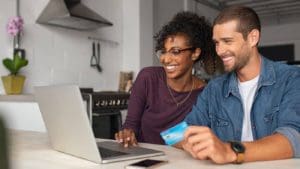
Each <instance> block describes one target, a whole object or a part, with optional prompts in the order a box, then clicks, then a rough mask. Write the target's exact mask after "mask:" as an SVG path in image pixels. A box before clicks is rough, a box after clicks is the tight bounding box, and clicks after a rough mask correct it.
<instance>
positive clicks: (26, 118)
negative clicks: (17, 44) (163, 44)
mask: <svg viewBox="0 0 300 169" xmlns="http://www.w3.org/2000/svg"><path fill="white" fill-rule="evenodd" d="M20 1H21V15H22V17H23V18H24V21H25V25H24V26H25V29H24V36H22V44H21V45H22V47H23V48H24V49H25V50H26V52H27V58H28V60H29V65H28V66H27V67H26V68H24V69H23V71H22V73H23V74H24V75H26V77H27V80H26V84H25V90H24V91H25V93H32V92H33V88H32V87H33V86H35V85H49V84H62V83H75V84H78V85H79V86H80V87H93V88H94V89H95V90H117V87H118V80H119V71H121V70H126V71H127V70H133V71H134V73H135V74H137V72H138V71H139V70H140V69H141V68H142V67H144V66H149V65H152V62H153V61H152V57H149V55H148V54H151V51H152V50H153V44H152V36H153V21H152V20H153V10H152V9H153V5H152V0H82V2H83V3H85V4H86V5H87V6H89V7H90V8H91V9H93V10H94V11H97V12H98V13H99V14H100V15H102V16H103V17H105V18H106V19H108V20H110V21H111V22H112V23H113V24H114V25H113V26H112V27H103V28H100V29H98V30H96V31H92V32H80V31H74V30H68V29H63V28H58V27H50V26H45V25H39V24H36V23H35V20H36V19H37V17H38V16H39V14H40V12H41V11H42V10H43V8H44V7H45V6H46V4H47V3H48V0H39V1H36V0H20ZM11 16H15V1H14V0H0V34H1V38H0V45H1V47H0V59H1V60H2V59H3V58H4V57H6V56H11V55H12V38H10V37H9V36H8V35H7V33H6V30H5V25H6V23H7V20H8V18H9V17H11ZM88 36H93V37H99V38H101V39H106V40H110V41H114V42H117V43H118V44H119V45H114V44H112V43H101V47H102V48H101V66H102V67H103V72H102V73H98V72H97V71H96V70H95V69H93V68H90V66H89V64H90V63H89V62H90V57H91V55H92V50H91V47H92V41H90V40H88V39H87V38H88ZM2 37H3V38H2ZM143 53H147V55H146V54H145V55H144V54H143ZM150 56H151V55H150ZM7 73H8V72H7V70H5V69H4V67H3V66H0V75H6V74H7ZM3 93H4V91H3V87H2V83H0V94H3ZM0 115H1V116H4V118H5V119H6V121H7V125H8V127H9V128H13V129H23V130H34V131H45V127H44V124H43V121H42V119H41V114H40V112H39V109H38V106H37V104H36V103H20V102H1V103H0Z"/></svg>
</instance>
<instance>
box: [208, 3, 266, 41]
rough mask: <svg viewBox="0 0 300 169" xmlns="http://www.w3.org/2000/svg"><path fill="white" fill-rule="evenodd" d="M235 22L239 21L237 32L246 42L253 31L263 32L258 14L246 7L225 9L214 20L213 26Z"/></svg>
mask: <svg viewBox="0 0 300 169" xmlns="http://www.w3.org/2000/svg"><path fill="white" fill-rule="evenodd" d="M233 20H236V21H238V25H237V32H240V33H242V35H243V38H244V39H245V40H246V39H247V35H248V34H249V33H250V32H251V31H252V30H253V29H257V30H258V31H259V32H260V30H261V25H260V20H259V17H258V15H257V13H256V12H255V11H254V10H253V9H252V8H249V7H245V6H230V7H228V8H225V9H224V10H222V11H221V12H220V14H219V15H218V16H217V17H216V19H215V20H214V23H213V26H215V25H217V24H223V23H225V22H229V21H233Z"/></svg>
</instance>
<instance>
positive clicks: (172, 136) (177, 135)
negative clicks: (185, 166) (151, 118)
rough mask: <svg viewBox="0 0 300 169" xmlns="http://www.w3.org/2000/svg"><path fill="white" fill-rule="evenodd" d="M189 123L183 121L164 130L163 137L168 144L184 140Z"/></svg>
mask: <svg viewBox="0 0 300 169" xmlns="http://www.w3.org/2000/svg"><path fill="white" fill-rule="evenodd" d="M187 127H188V125H187V123H186V122H185V121H184V122H181V123H179V124H177V125H175V126H173V127H171V128H169V129H167V130H165V131H163V132H161V133H160V135H161V137H162V138H163V139H164V141H165V143H166V144H167V145H174V144H176V143H178V142H180V141H181V140H183V134H184V132H185V130H186V129H187Z"/></svg>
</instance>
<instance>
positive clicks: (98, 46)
mask: <svg viewBox="0 0 300 169" xmlns="http://www.w3.org/2000/svg"><path fill="white" fill-rule="evenodd" d="M100 49H101V47H100V43H99V42H98V43H97V69H98V71H99V72H102V68H101V66H100V54H101V53H100Z"/></svg>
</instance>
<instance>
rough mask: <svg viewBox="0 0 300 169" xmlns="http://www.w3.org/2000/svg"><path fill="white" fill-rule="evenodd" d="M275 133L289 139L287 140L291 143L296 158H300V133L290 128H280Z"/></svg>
mask: <svg viewBox="0 0 300 169" xmlns="http://www.w3.org/2000/svg"><path fill="white" fill-rule="evenodd" d="M275 133H280V134H282V135H284V136H285V137H287V139H288V140H289V141H290V143H291V145H292V148H293V151H294V157H296V158H299V157H300V133H299V132H298V131H297V130H295V129H293V128H290V127H279V128H277V129H276V130H275Z"/></svg>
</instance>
